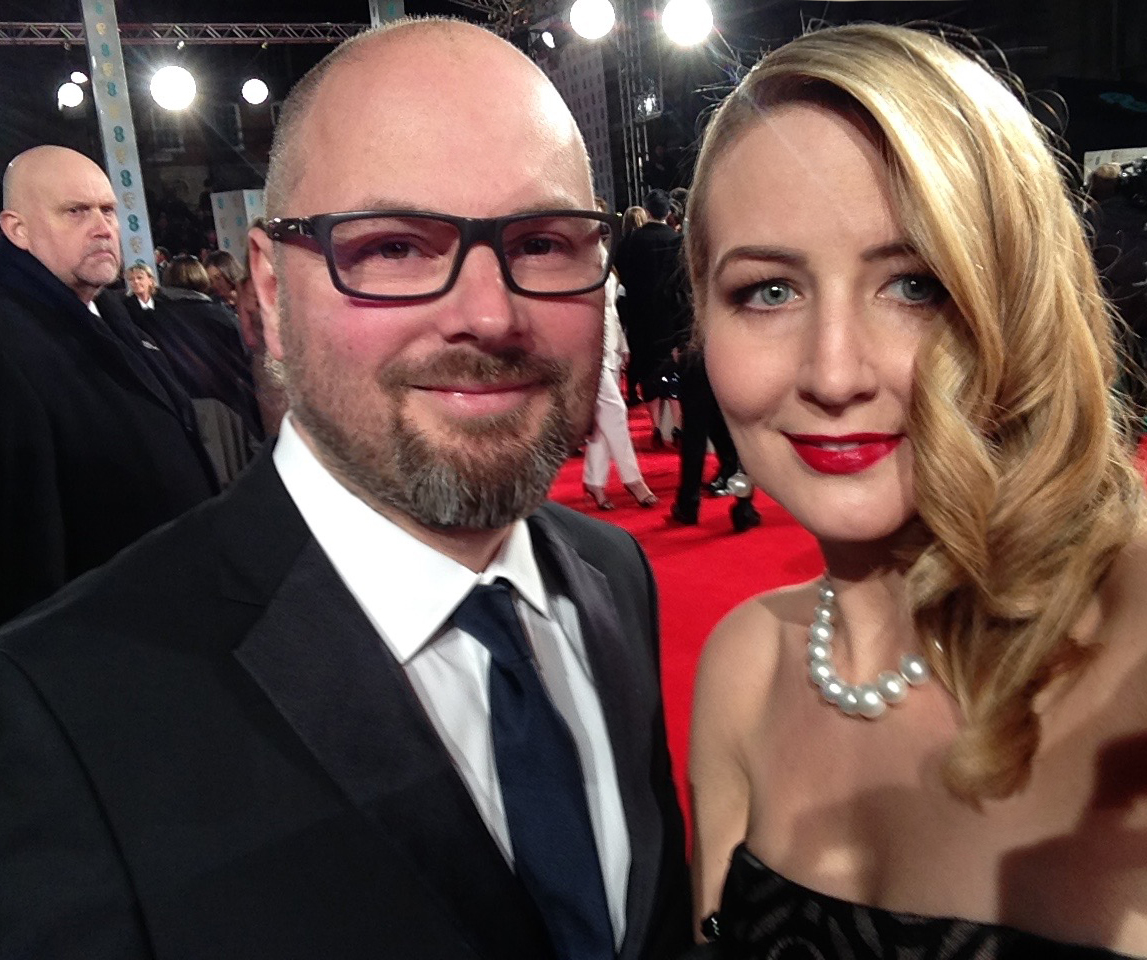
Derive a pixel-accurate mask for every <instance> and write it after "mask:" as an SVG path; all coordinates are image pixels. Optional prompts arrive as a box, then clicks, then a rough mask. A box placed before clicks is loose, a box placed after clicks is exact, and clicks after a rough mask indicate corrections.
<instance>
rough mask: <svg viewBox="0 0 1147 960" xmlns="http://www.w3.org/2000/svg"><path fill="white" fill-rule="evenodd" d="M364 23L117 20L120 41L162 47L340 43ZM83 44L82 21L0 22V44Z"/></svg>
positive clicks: (6, 45) (365, 26)
mask: <svg viewBox="0 0 1147 960" xmlns="http://www.w3.org/2000/svg"><path fill="white" fill-rule="evenodd" d="M367 26H368V25H367V24H365V23H121V24H120V25H119V32H120V42H121V43H124V44H134V45H141V44H145V45H149V46H164V45H168V44H170V45H172V46H175V45H178V44H181V43H199V44H224V43H226V44H257V45H262V44H265V43H267V44H270V43H275V44H280V43H285V44H302V43H315V44H317V43H341V42H342V41H343V40H348V39H350V38H351V37H353V36H355V34H358V33H362V31H363V30H365V29H367ZM73 43H74V44H79V45H83V43H84V25H83V24H82V23H21V22H12V21H0V46H2V47H11V46H41V47H46V46H52V45H59V46H68V45H71V44H73Z"/></svg>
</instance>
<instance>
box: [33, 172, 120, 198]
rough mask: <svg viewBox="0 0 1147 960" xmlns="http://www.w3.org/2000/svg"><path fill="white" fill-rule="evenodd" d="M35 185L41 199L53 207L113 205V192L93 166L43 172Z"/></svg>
mask: <svg viewBox="0 0 1147 960" xmlns="http://www.w3.org/2000/svg"><path fill="white" fill-rule="evenodd" d="M45 174H46V175H45V176H43V177H41V178H39V183H38V184H37V187H38V188H39V189H38V191H37V192H38V193H39V195H40V197H41V198H43V199H44V200H45V201H46V202H48V203H51V204H52V205H54V206H61V205H68V204H71V203H95V204H101V205H103V204H109V203H111V204H114V203H115V202H116V195H115V192H114V191H113V190H112V187H111V183H110V182H109V181H108V178H107V177H106V176H105V175H104V172H103V171H102V170H101V169H100V168H99V167H97V166H95V165H90V166H89V165H86V164H75V165H73V167H72V169H70V170H57V171H55V172H54V173H50V172H48V171H45Z"/></svg>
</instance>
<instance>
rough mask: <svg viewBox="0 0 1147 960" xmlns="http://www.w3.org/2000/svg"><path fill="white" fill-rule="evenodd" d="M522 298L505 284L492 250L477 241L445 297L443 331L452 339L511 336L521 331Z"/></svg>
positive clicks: (507, 337)
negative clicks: (520, 301)
mask: <svg viewBox="0 0 1147 960" xmlns="http://www.w3.org/2000/svg"><path fill="white" fill-rule="evenodd" d="M520 299H521V298H520V297H519V296H518V295H516V294H514V293H512V292H511V291H510V289H509V287H507V286H506V278H505V277H504V276H503V274H502V267H501V264H499V262H498V257H497V255H496V254H495V253H494V251H493V249H491V248H490V247H488V246H486V245H484V244H475V245H474V246H473V247H471V248H470V249H469V250H468V251H467V252H466V256H465V258H464V259H463V260H462V266H461V269H460V270H459V272H458V279H457V280H456V281H455V283H454V288H453V289H452V290H451V291H450V292H449V293H448V294H447V295H446V296H445V297H444V298H443V300H442V309H441V311H440V320H439V323H440V327H441V330H442V334H443V336H444V337H445V338H446V339H447V340H451V341H455V340H481V341H493V342H497V341H500V340H505V339H512V338H514V337H516V336H518V335H519V334H520V333H521V330H522V313H521V304H520V303H519V302H518V301H519V300H520Z"/></svg>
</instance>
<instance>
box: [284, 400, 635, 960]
mask: <svg viewBox="0 0 1147 960" xmlns="http://www.w3.org/2000/svg"><path fill="white" fill-rule="evenodd" d="M274 462H275V467H276V469H277V470H278V471H279V476H280V477H281V478H282V480H283V484H284V485H285V486H286V488H287V492H288V493H289V494H290V496H291V499H292V500H294V502H295V506H296V507H297V508H298V509H299V512H300V513H301V514H302V515H303V519H304V520H305V521H306V523H307V526H308V527H309V528H310V530H311V533H312V534H313V535H314V537H315V539H316V540H317V541H318V543H319V546H321V547H322V548H323V550H324V551H325V552H326V554H327V557H328V558H329V559H330V561H331V564H332V565H333V566H334V568H335V570H336V571H337V572H338V574H339V576H340V577H341V578H342V580H343V583H345V584H346V586H347V589H348V590H350V592H351V594H352V595H353V596H354V598H355V599H356V600H357V601H358V604H359V606H360V607H361V608H362V610H363V612H364V613H365V614H366V616H367V618H368V619H369V620H370V622H371V623H372V624H373V625H374V628H375V630H377V631H378V634H379V637H380V638H381V639H382V641H383V643H385V644H386V647H387V649H388V650H389V651H390V652H391V653H392V654H393V655H394V657H395V659H397V660H398V662H399V663H400V664H402V667H403V669H404V670H405V672H406V676H407V678H408V679H409V681H410V683H411V686H412V687H413V688H414V691H415V692H416V694H417V695H418V698H419V700H420V701H421V703H422V706H423V708H424V709H425V710H426V713H427V716H428V717H429V719H430V722H431V723H432V724H433V726H434V728H435V730H436V731H437V732H438V735H439V737H441V739H442V742H443V744H444V745H445V746H446V749H447V751H448V752H449V753H450V756H451V758H452V759H453V761H454V764H455V766H456V767H457V769H458V773H459V774H460V776H461V777H462V780H463V782H464V783H465V784H466V787H467V789H468V790H469V792H470V795H471V797H472V798H473V800H474V805H475V806H476V807H477V809H478V812H479V813H480V814H481V816H482V819H483V820H484V821H485V823H486V826H487V827H488V828H489V830H490V833H491V835H492V836H493V838H494V840H495V842H496V843H497V845H498V847H499V849H500V850H501V851H502V854H503V855H504V856H505V857H506V860H507V862H509V863H510V864H511V865H512V864H513V851H512V848H511V845H510V836H509V831H508V829H507V826H506V814H505V810H504V807H503V804H502V793H501V788H500V785H499V783H498V771H497V767H496V764H495V760H494V748H493V742H492V739H491V735H490V699H489V688H488V683H487V676H488V673H489V663H490V654H489V651H488V650H487V649H486V648H485V647H484V646H483V645H482V644H481V643H480V642H479V641H477V640H475V639H474V638H473V637H472V636H470V635H469V634H467V633H464V632H463V631H461V630H459V629H457V628H456V627H454V626H453V625H452V624H451V622H450V617H451V616H452V615H453V613H454V610H455V609H456V608H457V607H458V605H459V604H460V603H461V602H462V600H463V599H465V597H466V595H467V594H468V593H469V592H470V590H471V589H472V588H473V587H474V586H475V584H478V583H493V582H494V581H495V580H497V579H498V578H499V577H504V578H505V579H506V580H508V581H509V582H510V583H511V584H512V586H513V588H514V603H515V607H516V609H517V612H518V617H519V619H520V620H521V622H522V628H523V631H524V633H525V635H526V639H527V640H528V642H529V643H530V645H531V647H532V648H533V651H534V655H535V657H536V661H537V665H538V672H539V674H540V676H541V679H542V682H543V684H544V685H545V687H546V690H547V691H548V692H549V695H550V698H551V699H552V701H553V703H554V706H555V707H556V708H557V710H558V712H559V713H560V714H561V715H562V718H563V719H564V720H565V722H566V725H567V726H568V727H569V729H570V733H571V734H572V735H573V738H574V742H575V744H576V745H577V749H578V754H579V758H580V761H581V767H582V776H583V780H584V782H585V786H586V799H587V801H588V805H589V814H590V820H591V822H592V825H593V833H594V839H595V841H596V844H597V852H598V862H599V863H600V864H601V873H602V879H603V881H604V883H605V893H606V899H607V902H608V904H609V913H610V920H611V921H612V924H613V932H614V942H615V945H616V946H617V947H618V948H620V946H621V942H622V940H623V939H624V937H625V903H626V894H627V890H628V883H629V866H630V849H629V834H628V832H627V829H626V823H625V813H624V810H623V809H622V805H621V793H620V790H619V788H618V783H617V771H616V768H615V766H614V760H613V749H612V746H611V744H610V740H609V733H608V731H607V729H606V725H605V716H604V714H603V713H602V709H601V703H600V701H599V700H598V697H597V692H596V690H595V689H594V685H593V678H592V675H591V672H590V667H589V662H588V660H587V658H586V652H585V643H584V641H583V639H582V636H581V627H580V624H579V622H578V617H577V610H576V608H575V606H574V604H573V601H572V600H570V598H569V597H567V596H564V595H562V594H561V593H559V592H557V590H556V588H555V586H554V584H552V583H547V582H546V581H545V580H544V579H543V576H542V573H541V571H540V570H539V568H538V564H537V561H536V559H535V557H534V552H533V547H532V545H531V542H530V535H529V530H528V528H527V526H526V522H525V521H524V520H519V521H517V522H516V523H515V524H514V525H513V527H512V528H511V530H510V535H509V536H508V537H507V539H506V541H505V543H504V544H503V545H502V548H501V549H500V550H499V551H498V554H497V555H496V556H495V557H494V559H493V561H491V563H490V565H489V566H488V567H487V568H486V569H485V570H484V571H482V573H480V574H478V573H474V571H472V570H470V569H468V568H466V567H464V566H463V565H462V564H460V563H457V562H456V561H454V560H452V559H450V558H449V557H446V556H444V555H443V554H441V553H439V552H438V551H437V550H434V549H433V548H432V547H430V546H428V545H427V544H425V543H423V542H422V541H420V540H418V539H416V538H415V537H413V536H411V535H410V534H409V533H407V532H406V531H405V530H403V529H401V528H400V527H398V526H397V525H396V524H394V523H393V522H392V521H390V520H388V519H387V518H386V517H384V516H382V514H380V513H378V512H377V511H375V510H374V509H373V508H371V507H369V506H368V505H367V504H365V503H364V502H363V501H362V500H360V499H359V498H358V497H356V496H355V495H354V494H353V493H351V492H350V491H349V490H347V489H346V487H344V486H343V485H342V484H341V483H339V482H338V480H336V479H335V478H334V477H333V476H332V475H331V474H330V472H329V471H328V470H327V469H326V468H325V467H324V466H323V464H322V463H320V462H319V460H318V459H317V458H316V457H315V455H314V454H313V453H312V452H311V450H310V448H309V447H307V445H306V444H305V443H304V442H303V440H302V438H301V437H300V436H299V435H298V432H297V431H296V430H295V429H294V425H293V423H292V421H291V417H290V416H289V415H288V416H287V417H285V418H284V420H283V425H282V430H281V432H280V433H279V439H278V443H277V444H276V446H275V453H274Z"/></svg>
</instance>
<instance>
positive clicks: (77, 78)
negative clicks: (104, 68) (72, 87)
mask: <svg viewBox="0 0 1147 960" xmlns="http://www.w3.org/2000/svg"><path fill="white" fill-rule="evenodd" d="M70 79H71V81H72V83H87V82H88V75H87V74H86V73H82V72H81V71H79V70H73V71H72V76H71V77H70Z"/></svg>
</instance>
